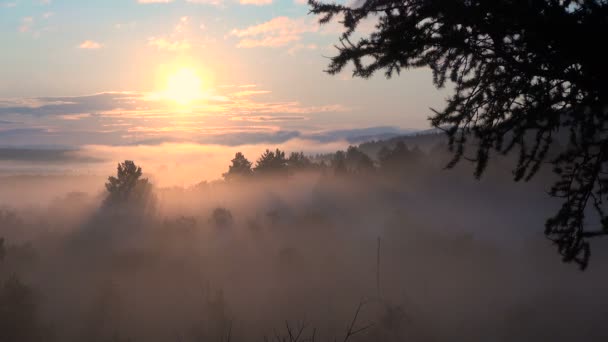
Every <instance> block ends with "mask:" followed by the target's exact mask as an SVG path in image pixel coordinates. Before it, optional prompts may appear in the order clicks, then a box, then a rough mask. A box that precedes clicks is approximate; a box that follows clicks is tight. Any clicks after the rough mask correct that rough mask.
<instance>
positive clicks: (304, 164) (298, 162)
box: [287, 152, 314, 172]
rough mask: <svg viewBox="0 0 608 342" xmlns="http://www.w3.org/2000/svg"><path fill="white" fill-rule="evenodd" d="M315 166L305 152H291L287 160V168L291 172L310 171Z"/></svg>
mask: <svg viewBox="0 0 608 342" xmlns="http://www.w3.org/2000/svg"><path fill="white" fill-rule="evenodd" d="M313 166H314V164H313V163H312V161H311V160H310V159H309V158H308V157H307V156H306V155H304V152H291V154H290V155H289V158H288V159H287V167H288V168H289V171H290V172H297V171H304V170H309V169H311V168H312V167H313Z"/></svg>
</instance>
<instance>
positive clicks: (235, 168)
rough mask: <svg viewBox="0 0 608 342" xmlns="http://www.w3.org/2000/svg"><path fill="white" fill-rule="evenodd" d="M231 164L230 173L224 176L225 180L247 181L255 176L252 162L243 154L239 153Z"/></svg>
mask: <svg viewBox="0 0 608 342" xmlns="http://www.w3.org/2000/svg"><path fill="white" fill-rule="evenodd" d="M231 162H232V165H230V166H228V172H226V173H224V174H223V175H222V176H223V177H224V179H225V180H227V181H232V180H237V179H245V178H248V177H250V176H251V175H252V174H253V171H252V170H251V162H250V161H249V160H247V158H245V156H244V155H243V154H242V153H241V152H237V153H236V154H235V155H234V159H232V161H231Z"/></svg>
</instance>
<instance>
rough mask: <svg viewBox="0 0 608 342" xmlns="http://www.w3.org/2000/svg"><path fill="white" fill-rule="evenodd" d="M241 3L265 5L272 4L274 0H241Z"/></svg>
mask: <svg viewBox="0 0 608 342" xmlns="http://www.w3.org/2000/svg"><path fill="white" fill-rule="evenodd" d="M239 2H240V3H241V5H256V6H264V5H270V4H272V0H239Z"/></svg>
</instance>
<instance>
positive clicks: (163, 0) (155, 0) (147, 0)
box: [137, 0, 173, 4]
mask: <svg viewBox="0 0 608 342" xmlns="http://www.w3.org/2000/svg"><path fill="white" fill-rule="evenodd" d="M137 2H138V3H140V4H167V3H170V2H173V0H137Z"/></svg>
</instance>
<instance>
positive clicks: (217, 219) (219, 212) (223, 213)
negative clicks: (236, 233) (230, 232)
mask: <svg viewBox="0 0 608 342" xmlns="http://www.w3.org/2000/svg"><path fill="white" fill-rule="evenodd" d="M211 221H212V222H213V223H214V224H215V225H216V226H217V227H221V228H227V227H230V226H232V224H233V222H234V219H233V218H232V213H231V212H230V210H228V209H226V208H215V209H214V210H213V212H212V213H211Z"/></svg>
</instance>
